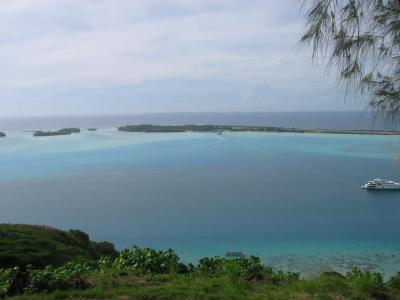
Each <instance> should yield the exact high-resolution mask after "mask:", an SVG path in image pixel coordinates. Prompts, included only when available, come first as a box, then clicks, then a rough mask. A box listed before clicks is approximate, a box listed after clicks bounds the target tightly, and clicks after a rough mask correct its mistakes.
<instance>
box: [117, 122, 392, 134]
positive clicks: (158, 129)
mask: <svg viewBox="0 0 400 300" xmlns="http://www.w3.org/2000/svg"><path fill="white" fill-rule="evenodd" d="M118 130H119V131H124V132H147V133H162V132H216V133H222V132H223V131H228V132H247V131H252V132H282V133H284V132H287V133H289V132H293V133H331V134H379V135H400V131H382V130H337V129H301V128H285V127H265V126H227V125H150V124H140V125H126V126H121V127H118Z"/></svg>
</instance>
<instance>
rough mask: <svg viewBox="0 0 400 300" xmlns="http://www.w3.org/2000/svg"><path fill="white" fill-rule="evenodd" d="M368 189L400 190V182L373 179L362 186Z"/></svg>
mask: <svg viewBox="0 0 400 300" xmlns="http://www.w3.org/2000/svg"><path fill="white" fill-rule="evenodd" d="M361 188H362V189H368V190H400V183H398V182H394V181H391V180H384V179H379V178H376V179H372V180H370V181H368V182H367V183H366V184H365V185H363V186H362V187H361Z"/></svg>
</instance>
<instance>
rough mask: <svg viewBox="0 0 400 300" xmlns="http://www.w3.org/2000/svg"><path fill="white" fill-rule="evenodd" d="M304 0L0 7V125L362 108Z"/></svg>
mask: <svg viewBox="0 0 400 300" xmlns="http://www.w3.org/2000/svg"><path fill="white" fill-rule="evenodd" d="M300 2H301V1H299V0H267V1H266V0H251V1H248V0H12V1H10V0H0V117H15V116H52V115H53V116H54V115H108V114H141V113H155V112H156V113H159V112H233V111H234V112H240V111H244V112H251V111H257V112H260V111H263V112H264V111H265V112H267V111H326V110H328V111H331V110H357V109H360V108H362V107H361V104H359V103H348V102H345V101H344V100H343V99H342V97H341V96H340V94H339V93H338V91H337V90H338V89H337V86H336V84H335V78H334V74H329V73H328V72H326V69H325V65H324V64H323V63H322V62H320V63H318V62H313V61H312V60H311V58H310V53H309V51H307V49H305V48H304V47H300V46H299V43H298V40H299V38H300V35H301V32H302V30H303V26H304V19H303V17H302V15H301V13H300Z"/></svg>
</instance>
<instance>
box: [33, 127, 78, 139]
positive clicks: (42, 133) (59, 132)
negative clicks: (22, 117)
mask: <svg viewBox="0 0 400 300" xmlns="http://www.w3.org/2000/svg"><path fill="white" fill-rule="evenodd" d="M79 132H81V130H80V129H79V128H63V129H60V130H57V131H35V132H34V133H33V136H38V137H40V136H54V135H70V134H72V133H79Z"/></svg>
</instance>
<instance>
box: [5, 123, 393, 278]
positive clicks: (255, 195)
mask: <svg viewBox="0 0 400 300" xmlns="http://www.w3.org/2000/svg"><path fill="white" fill-rule="evenodd" d="M399 145H400V140H399V137H393V136H369V135H365V136H359V135H327V134H291V133H283V134H282V133H280V134H277V133H224V134H223V135H222V136H218V135H216V134H212V133H176V134H175V133H171V134H141V133H121V132H118V131H116V130H115V129H103V130H99V131H96V132H88V131H83V132H82V133H80V134H75V135H71V136H58V137H42V138H33V137H32V136H31V134H30V133H21V132H12V133H11V134H10V135H9V136H8V137H7V138H5V139H0V191H1V197H0V222H12V223H34V224H47V225H51V226H55V227H60V228H71V227H73V228H79V229H82V230H84V231H86V232H88V233H89V234H90V235H91V237H92V238H94V239H96V240H109V241H112V242H114V243H115V244H116V246H118V247H119V248H122V247H128V246H131V245H134V244H137V245H140V246H152V247H156V248H169V247H170V248H173V249H174V250H176V251H177V253H178V254H179V255H180V256H181V258H182V259H183V260H184V261H196V260H197V259H198V258H199V257H201V256H205V255H224V253H225V252H226V251H243V252H245V253H246V254H256V255H260V256H261V257H262V258H263V260H264V261H265V262H266V263H268V264H271V265H273V266H274V267H276V268H279V269H280V268H283V269H288V270H293V271H302V272H303V273H304V274H306V275H307V274H308V275H310V274H313V273H315V272H318V271H320V270H326V269H334V270H338V271H344V270H346V269H347V268H348V267H350V266H352V265H354V264H356V265H360V266H361V267H363V268H367V269H373V270H378V271H381V272H383V273H385V274H386V275H391V274H393V273H394V272H396V271H400V238H399V236H400V235H399V233H400V218H399V216H400V192H368V191H365V190H361V189H360V186H361V184H364V183H365V182H366V181H367V180H368V179H370V178H372V177H373V178H375V177H383V178H390V179H393V180H397V181H399V179H400V166H399V165H398V164H397V163H396V162H395V160H394V157H395V155H396V153H397V152H398V150H399V148H400V147H399Z"/></svg>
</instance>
